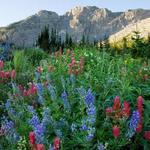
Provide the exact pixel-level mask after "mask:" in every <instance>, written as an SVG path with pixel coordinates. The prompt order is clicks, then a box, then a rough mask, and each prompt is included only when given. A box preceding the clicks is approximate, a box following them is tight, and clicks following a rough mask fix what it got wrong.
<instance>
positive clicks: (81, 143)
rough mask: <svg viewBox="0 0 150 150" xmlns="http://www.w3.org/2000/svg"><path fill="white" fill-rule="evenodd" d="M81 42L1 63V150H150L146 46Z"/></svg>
mask: <svg viewBox="0 0 150 150" xmlns="http://www.w3.org/2000/svg"><path fill="white" fill-rule="evenodd" d="M83 42H84V40H83V41H82V42H81V43H80V44H78V45H76V46H75V45H74V46H73V48H72V50H70V49H66V48H64V49H63V53H62V51H61V50H59V51H56V52H49V48H45V49H44V50H46V52H45V51H43V50H40V49H27V50H16V51H14V52H12V54H11V55H12V56H11V59H10V60H8V61H2V60H1V61H0V91H1V94H0V113H1V116H0V122H1V126H0V128H1V129H0V149H3V150H25V149H32V150H35V149H36V150H44V149H45V150H50V149H54V150H59V149H61V150H78V149H85V150H97V149H98V150H105V149H107V150H128V149H129V150H130V149H131V150H141V149H144V150H149V147H150V60H149V56H150V49H149V48H150V44H149V40H144V39H142V38H140V37H139V36H138V33H135V37H133V39H132V41H130V42H128V41H127V40H125V39H124V40H123V42H122V43H121V44H120V45H122V46H120V45H119V44H118V45H119V46H118V45H113V46H112V45H110V44H109V42H108V41H105V42H104V43H101V44H100V46H98V45H97V44H96V43H95V44H92V43H86V42H84V43H83ZM65 47H67V48H68V46H65ZM69 47H70V45H69ZM42 48H44V47H42Z"/></svg>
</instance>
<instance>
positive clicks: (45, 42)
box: [37, 27, 50, 52]
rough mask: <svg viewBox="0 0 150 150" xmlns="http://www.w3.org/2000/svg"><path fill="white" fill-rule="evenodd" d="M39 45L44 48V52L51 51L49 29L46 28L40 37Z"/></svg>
mask: <svg viewBox="0 0 150 150" xmlns="http://www.w3.org/2000/svg"><path fill="white" fill-rule="evenodd" d="M37 45H38V46H39V47H40V48H42V49H43V50H44V51H47V52H48V51H49V46H50V43H49V29H48V28H47V27H45V28H44V30H43V31H42V32H41V34H40V35H39V37H38V40H37Z"/></svg>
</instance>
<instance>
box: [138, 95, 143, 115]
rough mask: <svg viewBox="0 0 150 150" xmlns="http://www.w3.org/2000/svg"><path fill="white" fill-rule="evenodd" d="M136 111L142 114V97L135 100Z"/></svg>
mask: <svg viewBox="0 0 150 150" xmlns="http://www.w3.org/2000/svg"><path fill="white" fill-rule="evenodd" d="M137 109H138V111H139V113H140V115H142V112H143V97H142V96H139V97H138V99H137Z"/></svg>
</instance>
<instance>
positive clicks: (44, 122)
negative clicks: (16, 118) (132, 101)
mask: <svg viewBox="0 0 150 150" xmlns="http://www.w3.org/2000/svg"><path fill="white" fill-rule="evenodd" d="M49 123H50V124H52V119H51V117H50V109H49V108H47V107H46V108H44V110H43V119H42V123H41V124H42V126H43V127H44V128H46V126H47V125H48V124H49Z"/></svg>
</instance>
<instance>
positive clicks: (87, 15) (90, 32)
mask: <svg viewBox="0 0 150 150" xmlns="http://www.w3.org/2000/svg"><path fill="white" fill-rule="evenodd" d="M148 17H150V10H143V9H137V10H128V11H126V12H111V11H110V10H108V9H106V8H98V7H95V6H88V7H75V8H74V9H72V10H70V11H69V12H67V13H66V14H64V15H62V16H59V15H58V14H57V13H55V12H51V11H45V10H42V11H40V12H38V13H37V14H35V15H32V16H30V17H28V18H26V19H25V20H22V21H19V22H17V23H13V24H11V25H9V26H7V27H3V28H0V40H3V41H7V42H11V43H15V44H16V45H17V46H25V47H31V46H33V45H34V44H35V42H36V40H37V37H38V35H39V34H40V32H41V30H42V29H43V28H44V27H45V26H48V27H49V29H50V30H51V29H52V28H56V29H57V30H58V32H59V34H60V35H61V36H62V37H64V36H65V33H66V32H68V33H69V34H70V35H72V37H73V39H74V40H75V41H79V40H80V39H81V37H82V35H83V34H84V35H86V36H88V37H89V40H90V41H93V40H94V39H96V40H102V39H104V38H106V37H108V36H110V35H112V34H115V33H117V32H118V31H120V30H122V29H124V28H125V27H127V26H128V25H132V24H134V23H136V22H137V21H140V20H143V19H146V18H148Z"/></svg>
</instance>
